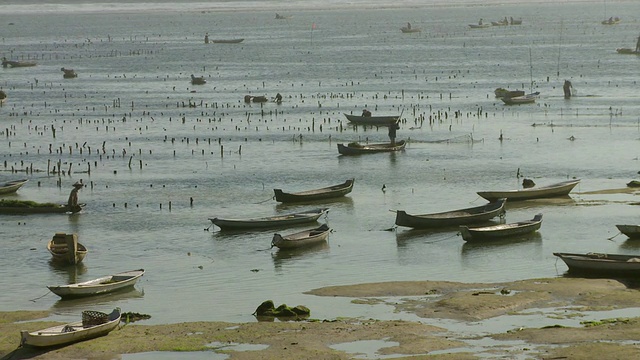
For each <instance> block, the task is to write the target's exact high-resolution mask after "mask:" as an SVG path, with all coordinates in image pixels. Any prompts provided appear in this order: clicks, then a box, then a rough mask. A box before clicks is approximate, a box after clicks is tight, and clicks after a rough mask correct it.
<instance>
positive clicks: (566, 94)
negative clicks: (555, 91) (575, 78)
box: [562, 80, 572, 99]
mask: <svg viewBox="0 0 640 360" xmlns="http://www.w3.org/2000/svg"><path fill="white" fill-rule="evenodd" d="M571 87H572V85H571V81H569V80H565V81H564V85H562V90H564V98H565V99H570V98H571Z"/></svg>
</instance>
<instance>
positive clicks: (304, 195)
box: [273, 179, 355, 203]
mask: <svg viewBox="0 0 640 360" xmlns="http://www.w3.org/2000/svg"><path fill="white" fill-rule="evenodd" d="M354 182H355V179H349V180H347V181H345V182H344V183H342V184H338V185H333V186H329V187H324V188H320V189H315V190H307V191H301V192H297V193H286V192H284V191H282V190H281V189H273V192H274V193H275V197H276V201H279V202H282V203H290V202H303V201H315V200H326V199H332V198H337V197H341V196H345V195H347V194H348V193H350V192H351V190H353V183H354Z"/></svg>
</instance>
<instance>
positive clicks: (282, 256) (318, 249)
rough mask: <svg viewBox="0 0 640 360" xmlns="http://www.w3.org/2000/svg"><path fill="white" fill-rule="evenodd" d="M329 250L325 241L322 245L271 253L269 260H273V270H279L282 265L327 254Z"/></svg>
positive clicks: (279, 250)
mask: <svg viewBox="0 0 640 360" xmlns="http://www.w3.org/2000/svg"><path fill="white" fill-rule="evenodd" d="M274 249H276V248H274ZM329 250H330V247H329V243H328V242H327V241H324V242H322V243H319V244H316V245H311V246H307V247H303V248H291V249H278V250H276V251H273V252H272V253H271V258H272V259H273V265H274V266H275V268H276V269H280V268H281V267H282V266H283V265H285V264H287V263H289V262H292V261H296V260H301V259H307V258H310V257H312V256H316V255H319V254H324V253H328V252H329Z"/></svg>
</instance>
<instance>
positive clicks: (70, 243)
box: [47, 233, 88, 264]
mask: <svg viewBox="0 0 640 360" xmlns="http://www.w3.org/2000/svg"><path fill="white" fill-rule="evenodd" d="M47 250H49V252H50V253H51V256H53V260H54V261H56V262H63V263H69V264H78V263H80V262H82V260H84V258H85V256H87V252H88V251H87V248H86V247H85V246H84V245H82V244H80V243H79V242H78V235H77V234H66V233H55V235H54V236H53V238H52V239H51V240H49V243H47Z"/></svg>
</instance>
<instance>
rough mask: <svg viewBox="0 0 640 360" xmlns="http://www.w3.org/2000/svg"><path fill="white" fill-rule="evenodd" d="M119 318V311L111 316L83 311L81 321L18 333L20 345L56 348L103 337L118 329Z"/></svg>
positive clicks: (115, 311)
mask: <svg viewBox="0 0 640 360" xmlns="http://www.w3.org/2000/svg"><path fill="white" fill-rule="evenodd" d="M96 314H98V316H96ZM120 316H121V315H120V309H115V310H113V311H112V312H111V314H104V313H100V312H96V311H84V312H83V313H82V318H83V320H82V321H77V322H73V323H68V324H63V325H57V326H53V327H50V328H46V329H42V330H37V331H32V332H29V331H26V330H22V331H21V332H20V337H21V339H20V345H29V346H35V347H47V346H58V345H66V344H71V343H75V342H78V341H84V340H89V339H93V338H96V337H99V336H104V335H107V334H108V333H110V332H111V331H113V330H114V329H115V328H116V327H118V325H119V324H120Z"/></svg>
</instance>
